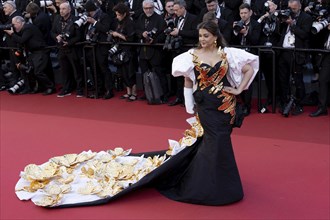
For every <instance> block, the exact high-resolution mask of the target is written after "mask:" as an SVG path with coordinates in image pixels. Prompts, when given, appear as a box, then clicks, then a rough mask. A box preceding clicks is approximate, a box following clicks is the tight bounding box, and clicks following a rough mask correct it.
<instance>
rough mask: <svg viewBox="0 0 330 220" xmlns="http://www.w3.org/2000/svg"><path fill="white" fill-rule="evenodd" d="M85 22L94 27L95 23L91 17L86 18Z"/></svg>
mask: <svg viewBox="0 0 330 220" xmlns="http://www.w3.org/2000/svg"><path fill="white" fill-rule="evenodd" d="M87 22H88V23H90V24H93V25H94V24H95V23H96V20H95V19H94V18H92V17H87Z"/></svg>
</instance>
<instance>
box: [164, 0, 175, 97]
mask: <svg viewBox="0 0 330 220" xmlns="http://www.w3.org/2000/svg"><path fill="white" fill-rule="evenodd" d="M173 5H174V0H166V1H165V13H164V20H165V22H166V29H165V31H164V33H165V34H166V38H165V43H164V46H163V54H164V56H163V62H162V67H163V69H164V72H165V74H166V77H167V79H169V94H168V97H171V96H174V95H175V94H176V79H175V77H173V76H172V74H171V73H172V62H173V57H172V56H173V55H172V51H170V50H169V49H168V44H167V43H168V42H170V41H171V39H172V36H171V35H170V34H169V33H170V32H171V31H172V30H173V28H174V20H175V18H176V14H175V13H174V10H173Z"/></svg>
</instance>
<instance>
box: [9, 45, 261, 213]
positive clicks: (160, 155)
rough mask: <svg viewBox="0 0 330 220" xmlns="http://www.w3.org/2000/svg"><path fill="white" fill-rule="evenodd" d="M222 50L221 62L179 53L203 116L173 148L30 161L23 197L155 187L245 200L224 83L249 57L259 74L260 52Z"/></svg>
mask: <svg viewBox="0 0 330 220" xmlns="http://www.w3.org/2000/svg"><path fill="white" fill-rule="evenodd" d="M219 56H221V61H220V62H218V63H217V64H215V65H214V66H210V65H208V64H206V63H203V62H202V61H201V60H199V58H198V56H196V55H195V54H194V50H189V51H188V52H186V53H183V54H181V55H179V56H177V57H176V58H175V59H174V61H173V69H174V72H173V75H176V76H180V75H181V76H182V75H183V76H185V77H189V78H190V79H191V80H192V81H193V82H195V85H196V87H195V91H194V94H193V96H194V100H195V102H196V111H197V115H196V116H195V117H192V118H189V119H188V120H187V121H188V123H189V124H190V125H191V127H190V128H189V129H187V130H186V131H185V132H184V137H182V138H181V139H180V140H179V141H174V140H169V146H170V147H169V149H167V150H163V151H158V152H145V153H139V154H131V150H125V149H122V148H115V149H112V150H107V151H101V152H92V151H87V152H82V153H80V154H67V155H63V156H58V157H53V158H51V159H49V161H47V162H46V163H44V164H42V165H35V164H29V165H27V166H26V167H25V169H24V171H22V172H21V173H20V179H19V181H18V182H17V184H16V187H15V192H16V195H17V196H18V198H19V199H21V200H32V202H34V204H36V205H38V206H45V207H70V206H83V205H97V204H104V203H107V202H109V201H111V200H114V199H116V198H118V197H120V196H122V195H124V194H127V193H129V192H131V191H133V190H137V189H138V188H142V187H154V188H156V189H157V190H158V191H159V192H160V193H161V194H163V195H165V196H166V197H168V198H170V199H172V200H176V201H181V202H187V203H194V204H202V205H226V204H230V203H233V202H237V201H239V200H241V199H242V198H243V196H244V194H243V189H242V184H241V180H240V175H239V172H238V169H237V165H236V161H235V157H234V152H233V148H232V144H231V138H230V135H231V132H232V124H233V121H234V118H235V106H236V98H235V96H234V95H232V94H229V93H226V92H225V91H223V90H222V88H223V87H224V86H235V85H237V84H239V81H240V80H241V78H242V76H241V75H240V74H241V72H240V71H241V69H242V66H243V65H245V64H246V63H249V64H251V65H253V67H254V70H255V74H256V72H257V71H258V68H257V66H258V58H257V56H254V55H252V54H249V53H247V52H245V51H243V50H239V49H234V48H224V49H221V48H220V49H219ZM228 63H235V64H237V65H236V66H233V65H230V66H229V64H228ZM255 74H254V76H255ZM254 76H253V77H254ZM250 81H251V82H252V80H250ZM251 82H249V84H250V83H251Z"/></svg>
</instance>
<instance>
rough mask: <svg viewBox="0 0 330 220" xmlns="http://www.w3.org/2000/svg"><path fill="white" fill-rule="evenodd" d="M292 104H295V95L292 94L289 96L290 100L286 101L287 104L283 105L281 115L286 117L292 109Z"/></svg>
mask: <svg viewBox="0 0 330 220" xmlns="http://www.w3.org/2000/svg"><path fill="white" fill-rule="evenodd" d="M294 106H295V97H294V96H291V97H290V100H289V102H288V104H286V106H285V107H284V109H283V112H282V115H283V116H284V117H288V116H289V113H290V111H291V110H292V108H293V107H294Z"/></svg>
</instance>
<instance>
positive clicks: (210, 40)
mask: <svg viewBox="0 0 330 220" xmlns="http://www.w3.org/2000/svg"><path fill="white" fill-rule="evenodd" d="M216 40H217V36H215V35H213V34H211V32H209V31H207V30H206V29H203V28H201V29H199V43H200V45H201V47H202V48H211V47H214V42H215V41H216Z"/></svg>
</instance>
